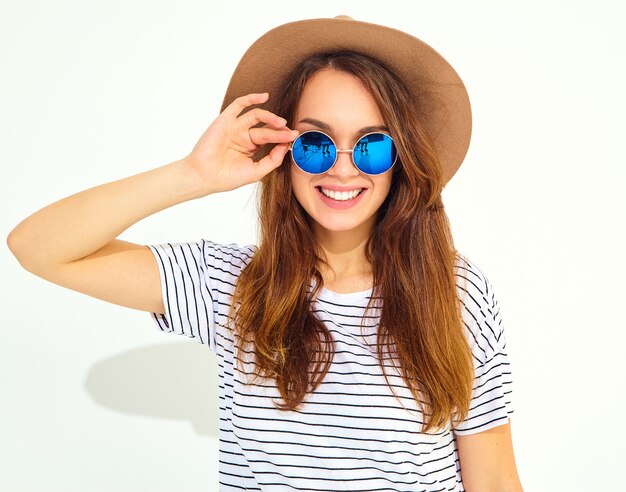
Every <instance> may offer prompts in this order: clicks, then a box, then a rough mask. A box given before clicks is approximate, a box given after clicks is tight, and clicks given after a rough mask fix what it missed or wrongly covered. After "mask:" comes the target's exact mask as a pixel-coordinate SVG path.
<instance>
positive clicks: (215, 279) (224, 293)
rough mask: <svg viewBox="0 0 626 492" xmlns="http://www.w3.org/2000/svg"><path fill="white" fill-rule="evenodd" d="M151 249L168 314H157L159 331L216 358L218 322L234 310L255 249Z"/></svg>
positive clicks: (201, 244)
mask: <svg viewBox="0 0 626 492" xmlns="http://www.w3.org/2000/svg"><path fill="white" fill-rule="evenodd" d="M146 246H148V248H149V249H150V251H152V253H153V255H154V257H155V259H156V261H157V265H158V268H159V276H160V280H161V295H162V297H163V305H164V306H165V313H151V317H152V319H153V320H154V322H155V323H156V327H157V328H158V329H160V330H161V331H164V332H170V333H176V334H179V335H184V336H187V337H189V338H193V339H195V340H196V341H197V342H198V343H201V344H204V345H206V346H207V347H208V348H209V349H210V350H211V351H212V352H213V353H216V347H217V339H216V336H217V328H218V317H219V316H220V315H224V313H225V312H226V311H227V310H228V308H229V305H230V298H231V297H230V295H231V294H232V289H233V288H234V286H235V283H236V280H237V278H238V276H239V273H240V272H241V270H242V268H243V267H244V264H245V263H246V261H247V260H249V259H250V258H251V256H250V254H249V253H250V249H249V247H240V246H238V245H236V244H228V245H225V244H219V243H215V242H213V241H209V240H206V239H202V240H200V241H197V242H188V243H164V244H155V245H146Z"/></svg>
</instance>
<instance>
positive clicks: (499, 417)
mask: <svg viewBox="0 0 626 492" xmlns="http://www.w3.org/2000/svg"><path fill="white" fill-rule="evenodd" d="M148 246H149V248H150V250H151V251H152V252H153V254H154V255H155V257H156V259H157V263H158V265H159V272H160V277H161V287H162V295H163V302H164V305H165V310H166V313H165V314H164V315H163V314H159V313H152V314H151V316H152V318H153V319H154V321H155V322H156V325H157V327H158V328H159V329H160V330H163V331H166V332H173V333H178V334H181V335H186V336H188V337H190V338H195V339H196V340H197V341H198V342H200V343H203V344H205V345H206V346H207V347H209V349H210V350H211V351H212V352H213V353H214V354H215V355H216V356H217V362H218V373H219V405H220V406H219V414H220V432H219V482H220V490H221V491H232V490H262V491H272V492H275V491H283V490H284V491H287V490H289V491H293V490H301V491H339V490H353V491H357V490H358V491H360V492H366V491H374V490H375V491H409V490H411V491H422V492H435V491H455V492H461V491H463V490H464V488H463V483H462V480H461V469H460V465H459V458H458V453H457V446H456V439H455V433H456V434H472V433H475V432H481V431H484V430H487V429H490V428H492V427H495V426H497V425H502V424H506V423H507V421H508V420H507V419H508V418H509V416H510V415H511V414H512V413H513V406H512V403H511V394H512V378H511V370H510V362H509V359H508V355H507V350H506V338H505V333H504V330H503V326H502V321H501V317H500V311H499V308H498V302H497V300H496V298H495V296H494V293H493V289H492V286H491V284H490V282H489V280H488V279H487V278H486V277H485V275H484V274H483V273H482V272H481V271H480V270H479V269H478V268H477V266H476V265H475V264H473V263H472V262H470V261H469V260H468V259H467V258H466V257H463V256H461V255H459V256H457V268H456V278H457V291H458V293H459V296H460V299H461V300H462V303H463V321H464V324H465V328H466V333H467V336H468V341H469V343H470V346H471V349H472V353H473V357H474V363H475V383H474V390H473V395H472V403H471V407H470V414H469V416H468V418H467V419H466V420H465V421H464V422H462V423H461V424H459V425H457V426H455V427H454V428H450V427H448V428H447V429H446V430H445V431H443V432H441V431H440V432H436V433H428V434H425V433H423V432H421V426H422V418H421V412H420V411H419V407H418V406H417V404H416V402H415V401H414V400H413V397H412V395H411V393H410V391H409V390H408V388H406V386H405V385H404V382H403V380H402V378H401V377H400V373H399V372H398V371H397V369H395V368H394V367H393V366H392V365H389V366H388V367H386V372H387V374H388V377H389V382H390V383H391V384H392V385H393V386H394V389H395V391H396V393H397V394H398V396H399V398H400V400H401V401H402V404H403V405H404V407H403V406H402V405H401V404H400V402H399V401H398V399H397V398H396V397H395V396H394V394H393V393H392V391H391V389H390V388H389V386H388V385H387V382H386V381H385V378H384V376H383V374H382V372H381V369H380V367H379V365H378V361H377V355H376V346H375V344H376V330H377V319H378V318H379V316H380V306H381V304H380V302H379V300H378V299H377V300H376V302H377V304H376V311H375V312H374V313H371V312H370V313H368V314H373V317H372V318H367V319H368V320H369V321H370V325H369V326H367V328H366V330H365V331H364V332H361V328H360V320H361V316H362V315H363V313H364V310H365V306H366V305H367V301H368V296H370V295H371V293H372V289H369V290H367V291H363V292H354V293H349V294H340V293H335V292H332V291H329V290H327V289H323V290H322V291H321V293H320V294H319V296H318V299H317V300H316V301H315V303H314V305H313V309H314V311H315V312H316V315H317V316H318V317H319V318H320V319H321V320H323V321H324V322H325V323H326V325H327V326H328V329H329V330H330V332H331V333H332V336H333V338H334V341H335V350H336V352H335V355H334V358H333V360H332V366H331V367H330V371H329V372H328V374H327V375H326V377H325V379H324V381H323V382H322V384H321V385H320V386H319V387H318V388H317V390H316V391H315V392H314V393H313V394H309V395H307V396H306V398H305V404H304V406H303V407H302V409H301V410H299V411H292V412H289V411H281V410H278V409H276V408H275V407H274V405H273V403H272V402H273V401H276V402H281V401H282V400H281V399H280V394H279V393H278V391H277V389H276V388H275V386H272V385H271V384H269V382H264V383H263V384H261V382H260V381H262V380H258V381H257V382H256V383H255V384H253V385H247V384H245V382H246V374H242V373H241V372H239V371H238V370H237V365H236V363H235V362H236V361H235V358H234V357H235V350H234V339H233V332H232V331H231V330H229V329H227V328H226V327H225V326H224V325H223V323H224V324H225V323H226V314H227V312H228V308H229V305H230V302H231V295H232V293H233V290H234V287H235V283H236V281H237V278H238V275H239V273H240V272H241V270H242V268H243V267H245V265H246V264H247V263H248V262H249V261H250V259H251V258H252V256H253V255H254V253H255V251H256V248H257V246H255V245H248V246H239V245H237V244H234V243H232V244H218V243H215V242H213V241H210V240H200V241H198V242H191V243H177V244H170V243H166V244H159V245H148ZM312 285H313V283H312V284H311V286H312ZM251 357H252V356H251V352H250V353H247V354H246V356H245V357H244V361H245V365H246V367H251V366H250V365H249V364H251V362H250V361H251V360H252V359H251ZM246 372H247V373H250V372H252V371H251V370H246ZM405 407H406V408H405Z"/></svg>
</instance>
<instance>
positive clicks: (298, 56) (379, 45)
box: [220, 15, 472, 183]
mask: <svg viewBox="0 0 626 492" xmlns="http://www.w3.org/2000/svg"><path fill="white" fill-rule="evenodd" d="M339 50H352V51H356V52H358V53H363V54H365V55H368V56H370V57H372V58H376V59H378V60H380V61H382V62H383V63H385V64H386V65H387V66H389V67H390V68H391V69H392V70H394V71H395V73H396V74H397V75H398V76H399V77H400V78H401V79H402V80H403V81H404V83H405V84H406V85H407V87H408V88H409V89H410V91H411V92H412V93H413V94H414V101H415V104H416V107H417V109H418V111H419V113H418V114H420V115H421V116H422V121H423V123H424V125H425V126H426V130H427V131H428V134H429V135H430V137H431V139H432V141H433V143H434V145H435V148H436V150H437V153H438V155H439V159H440V161H441V164H442V167H443V175H444V183H445V182H447V181H449V180H450V178H452V176H453V175H454V173H456V171H457V169H458V168H459V167H460V166H461V163H462V162H463V159H464V158H465V154H466V153H467V149H468V147H469V142H470V136H471V132H472V113H471V108H470V102H469V97H468V95H467V91H466V89H465V86H464V84H463V81H462V80H461V78H460V77H459V75H458V74H457V73H456V71H455V70H454V68H452V66H451V65H450V64H449V63H448V62H447V61H446V60H445V59H444V58H443V57H442V56H441V55H440V54H439V53H438V52H437V51H435V50H434V49H433V48H432V47H430V46H429V45H427V44H426V43H425V42H424V41H421V40H420V39H418V38H416V37H414V36H411V35H410V34H407V33H405V32H403V31H399V30H397V29H393V28H390V27H386V26H381V25H378V24H372V23H369V22H362V21H357V20H354V19H352V18H351V17H349V16H347V15H340V16H337V17H335V18H328V19H307V20H301V21H296V22H289V23H287V24H283V25H281V26H278V27H275V28H274V29H272V30H270V31H268V32H266V33H265V34H264V35H263V36H261V37H260V38H259V39H257V40H256V41H255V42H254V43H253V44H252V45H251V46H250V47H249V48H248V50H247V51H246V52H245V53H244V55H243V57H242V58H241V60H240V61H239V64H238V65H237V68H236V69H235V71H234V73H233V75H232V77H231V79H230V83H229V85H228V89H227V90H226V95H225V97H224V102H223V103H222V109H221V110H220V112H221V111H224V109H225V108H226V106H228V105H229V104H230V103H231V102H232V101H233V100H234V99H235V98H237V97H239V96H243V95H245V94H250V93H260V92H269V93H270V97H271V95H272V94H273V93H276V92H277V91H278V88H279V86H280V84H281V82H282V79H283V77H284V76H286V75H287V74H288V73H289V72H291V71H292V70H293V69H294V68H295V67H296V66H297V65H298V64H299V63H300V62H301V61H302V60H303V59H305V58H307V57H309V56H311V55H314V54H316V53H323V52H329V51H339ZM258 106H260V107H263V105H262V104H261V105H258Z"/></svg>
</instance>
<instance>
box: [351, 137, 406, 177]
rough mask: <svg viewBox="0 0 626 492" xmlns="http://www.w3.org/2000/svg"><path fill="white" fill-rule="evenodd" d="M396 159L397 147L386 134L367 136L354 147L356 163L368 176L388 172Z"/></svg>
mask: <svg viewBox="0 0 626 492" xmlns="http://www.w3.org/2000/svg"><path fill="white" fill-rule="evenodd" d="M396 157H397V151H396V146H395V145H394V143H393V140H392V139H391V137H390V136H389V135H387V134H385V133H370V134H369V135H365V136H364V137H363V138H361V139H360V140H359V141H358V142H357V144H356V146H355V147H354V162H355V163H356V165H357V167H358V168H359V169H360V170H361V171H362V172H364V173H366V174H382V173H384V172H385V171H388V170H389V169H390V168H391V166H393V164H394V162H395V161H396Z"/></svg>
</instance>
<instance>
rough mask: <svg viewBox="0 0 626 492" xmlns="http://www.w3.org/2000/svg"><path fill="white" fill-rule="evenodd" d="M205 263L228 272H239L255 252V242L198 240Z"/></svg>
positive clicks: (256, 247)
mask: <svg viewBox="0 0 626 492" xmlns="http://www.w3.org/2000/svg"><path fill="white" fill-rule="evenodd" d="M200 245H201V247H202V251H203V254H204V259H205V261H206V263H207V265H209V266H211V267H213V268H215V269H218V270H224V271H227V272H230V273H238V272H240V271H241V270H242V269H243V268H244V267H245V266H246V265H247V264H248V263H249V262H250V260H252V257H253V256H254V254H255V253H256V251H257V249H258V246H257V245H255V244H239V243H235V242H230V243H226V242H217V241H213V240H211V239H202V240H201V241H200Z"/></svg>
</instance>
